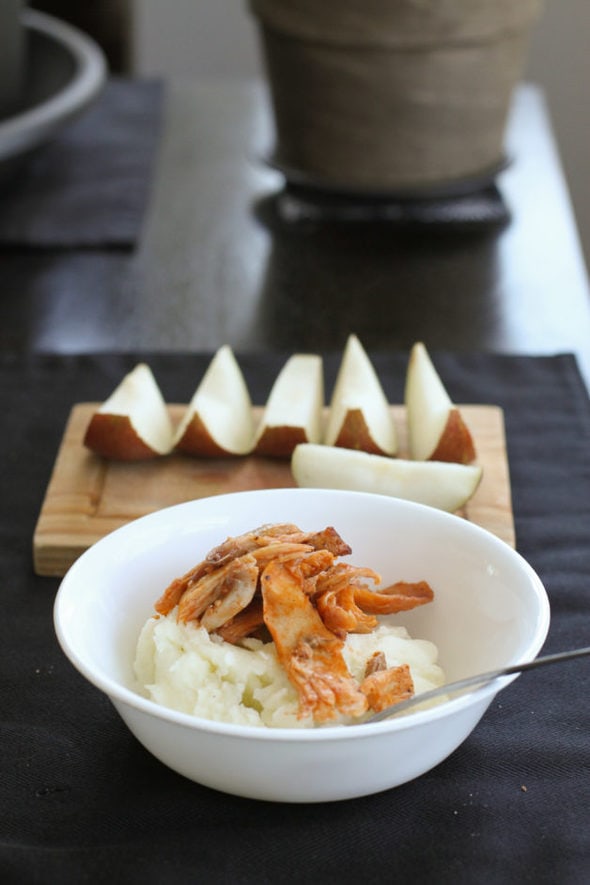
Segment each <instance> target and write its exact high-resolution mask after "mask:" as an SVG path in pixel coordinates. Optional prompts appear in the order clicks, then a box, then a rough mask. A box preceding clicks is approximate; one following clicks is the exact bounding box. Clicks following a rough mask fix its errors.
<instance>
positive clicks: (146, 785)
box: [0, 352, 590, 885]
mask: <svg viewBox="0 0 590 885" xmlns="http://www.w3.org/2000/svg"><path fill="white" fill-rule="evenodd" d="M372 356H373V358H374V361H375V365H376V367H377V370H378V372H379V374H380V376H381V378H382V379H383V383H384V386H385V389H386V391H387V393H388V396H389V397H390V399H391V400H392V401H394V402H399V401H401V396H402V387H403V374H404V371H405V365H406V360H407V354H402V353H399V354H390V353H376V354H372ZM433 356H434V357H435V360H436V362H437V365H438V366H439V368H440V371H441V374H442V375H443V377H444V379H445V382H446V383H447V386H448V388H449V392H450V393H451V396H452V397H453V398H454V399H456V400H457V401H459V402H461V401H463V402H481V403H497V404H499V405H501V406H502V407H503V408H504V410H505V417H506V428H507V440H508V449H509V458H510V468H511V478H512V488H513V497H514V511H515V517H516V532H517V545H518V549H519V550H520V552H521V553H522V554H523V555H524V556H525V557H526V558H527V559H528V560H529V561H530V562H531V564H532V565H533V567H534V568H535V569H536V570H537V571H538V573H539V574H540V576H541V578H542V580H543V581H544V583H545V586H546V588H547V591H548V593H549V596H550V599H551V607H552V624H551V629H550V633H549V638H548V641H547V643H546V647H545V651H548V652H554V651H558V650H561V649H566V648H568V647H573V646H576V645H583V644H584V645H587V644H588V643H589V640H590V617H589V607H590V593H589V590H588V577H589V575H590V537H589V535H590V459H589V457H588V450H589V443H590V408H589V402H588V396H587V393H586V390H585V388H584V386H583V383H582V380H581V377H580V375H579V373H578V370H577V366H576V364H575V361H574V359H573V357H571V356H569V355H560V356H556V357H541V358H529V357H511V356H491V355H483V354H478V355H475V354H453V353H447V352H445V353H442V352H441V353H434V354H433ZM284 357H285V355H280V354H276V355H264V356H262V355H252V354H242V355H241V354H239V353H238V359H239V362H240V365H241V366H242V368H243V370H244V373H245V376H246V379H247V381H248V383H249V385H250V389H251V392H252V395H253V397H254V399H255V400H257V401H259V402H262V401H263V397H265V396H266V394H267V393H268V390H269V388H270V385H271V382H272V379H273V378H274V376H275V374H276V372H277V370H278V368H279V366H280V365H281V364H282V362H283V359H284ZM209 358H210V355H205V354H201V355H194V354H192V355H181V354H179V355H167V354H160V355H157V356H156V355H150V354H127V355H108V354H105V355H99V356H79V357H78V356H71V357H68V356H66V357H59V356H37V357H28V358H27V357H15V356H11V355H9V354H8V355H7V354H3V355H1V356H0V404H1V407H2V413H3V414H4V416H5V424H4V427H5V432H4V433H3V434H2V435H1V437H0V459H1V460H0V464H1V470H2V496H1V502H2V503H1V518H0V533H1V534H0V537H1V552H0V586H1V588H2V589H1V593H2V602H3V607H2V617H1V618H0V680H1V683H0V746H1V748H2V752H1V753H0V871H1V874H2V881H3V882H6V883H19V885H20V883H48V885H49V883H51V885H53V883H55V882H85V883H103V882H105V881H107V882H108V881H112V882H117V883H119V882H120V883H143V885H145V883H148V885H149V883H154V885H160V883H162V882H166V883H169V885H176V883H189V882H207V883H227V885H234V883H256V885H260V883H269V885H270V883H273V885H274V883H276V882H293V883H318V882H321V883H342V882H348V881H353V880H355V881H362V882H367V883H383V882H403V883H405V882H408V883H410V882H412V883H414V882H425V883H433V885H441V883H442V885H445V883H449V885H451V883H453V885H475V883H477V885H481V883H484V885H487V883H490V885H507V883H519V885H520V883H525V882H530V883H534V885H544V883H546V885H555V883H560V885H561V883H564V885H586V883H587V882H588V881H589V874H590V705H589V704H588V692H589V689H590V666H589V665H588V663H586V662H585V661H580V662H577V663H575V662H572V663H568V664H565V665H562V666H560V667H555V668H547V669H542V670H540V671H538V672H537V673H534V674H523V675H522V676H521V677H520V678H519V679H517V680H516V682H514V683H513V684H512V685H510V686H509V687H508V688H507V689H505V690H504V691H503V692H502V693H501V694H500V695H498V697H497V698H496V700H495V702H493V703H492V705H491V707H490V709H489V710H488V712H487V714H486V715H485V716H484V718H483V719H482V721H481V722H480V724H479V725H478V727H477V728H476V729H475V731H474V732H473V734H472V735H471V736H470V737H469V738H468V740H467V741H466V742H465V743H464V744H463V745H462V746H461V747H460V748H459V749H458V750H457V751H456V752H455V753H454V754H453V755H452V756H451V757H449V758H448V759H447V760H446V761H444V762H443V763H441V764H440V765H439V766H438V767H437V768H435V769H434V770H433V771H431V772H430V773H427V774H425V775H424V776H422V777H421V778H419V779H417V780H414V781H412V782H410V783H408V784H405V785H403V786H401V787H398V788H396V789H393V790H389V791H387V792H384V793H381V794H379V795H375V796H369V797H366V798H361V799H356V800H352V801H345V802H337V803H329V804H319V805H280V804H278V805H277V804H271V803H265V802H256V801H251V800H247V799H240V798H235V797H232V796H229V795H224V794H222V793H218V792H216V791H213V790H210V789H208V788H205V787H202V786H200V785H198V784H194V783H192V782H190V781H188V780H185V779H184V778H182V777H181V776H179V775H177V774H175V773H173V772H172V771H169V770H168V769H166V768H165V767H164V766H163V765H161V764H160V763H159V762H157V761H156V760H155V759H154V758H152V757H151V756H150V755H149V754H148V753H147V752H146V751H144V750H143V748H142V747H141V746H140V745H139V744H138V743H137V742H136V740H135V739H134V738H133V737H132V736H131V735H130V733H129V732H128V731H127V730H126V728H125V726H124V725H123V724H122V722H121V721H120V720H119V718H118V716H117V714H116V713H115V711H114V709H113V708H112V707H111V705H110V703H109V702H108V701H107V700H106V698H105V697H103V696H102V695H101V694H100V692H99V691H98V690H96V689H95V688H93V687H91V686H90V685H89V684H87V683H86V682H85V681H84V679H83V678H82V677H81V676H80V675H79V674H78V673H77V672H76V671H75V670H74V669H73V667H72V666H71V665H70V664H69V662H68V661H67V660H66V659H65V657H64V655H63V654H62V652H61V650H60V649H59V647H58V645H57V642H56V639H55V637H54V632H53V625H52V606H53V600H54V595H55V592H56V590H57V587H58V584H59V581H58V580H56V579H50V578H40V577H37V576H35V575H34V573H33V569H32V557H31V539H32V535H33V530H34V527H35V522H36V519H37V515H38V512H39V508H40V506H41V502H42V498H43V495H44V492H45V488H46V484H47V481H48V479H49V474H50V470H51V466H52V464H53V461H54V458H55V454H56V451H57V448H58V445H59V442H60V439H61V435H62V432H63V427H64V423H65V421H66V418H67V416H68V414H69V411H70V408H71V406H72V404H73V403H75V402H77V401H82V400H94V399H96V400H101V399H103V398H105V397H106V395H107V394H108V393H110V391H111V389H112V387H113V385H114V384H115V383H116V382H118V381H119V380H120V378H121V377H122V375H123V374H124V372H125V371H127V370H129V369H130V368H131V367H132V366H133V365H134V364H135V363H136V362H137V361H138V360H139V359H145V360H147V362H148V363H149V364H150V365H151V367H152V369H153V371H154V373H155V375H156V377H157V379H158V381H159V383H160V385H161V387H162V390H163V392H164V395H165V397H166V398H167V399H168V400H170V401H172V400H177V401H186V399H187V398H188V396H189V395H190V393H191V392H192V390H193V388H194V381H195V377H196V376H197V375H198V373H199V372H201V371H202V370H204V368H205V366H206V364H207V362H208V360H209ZM338 359H339V355H337V354H330V355H327V358H326V369H327V381H328V387H329V386H330V384H331V382H332V381H333V378H334V374H335V370H336V367H337V364H338ZM382 764H383V765H387V764H388V760H387V758H386V757H384V758H383V760H382ZM301 776H302V777H305V776H306V772H305V771H302V772H301Z"/></svg>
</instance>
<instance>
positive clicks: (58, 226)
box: [0, 78, 163, 248]
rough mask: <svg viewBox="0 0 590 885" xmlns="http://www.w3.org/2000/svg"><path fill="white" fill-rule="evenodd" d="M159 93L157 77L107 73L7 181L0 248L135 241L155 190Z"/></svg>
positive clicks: (0, 196) (0, 199) (0, 207)
mask: <svg viewBox="0 0 590 885" xmlns="http://www.w3.org/2000/svg"><path fill="white" fill-rule="evenodd" d="M162 97H163V87H162V83H161V82H160V81H157V80H131V79H126V78H112V79H110V80H109V81H108V82H107V84H106V86H105V88H104V89H103V91H102V92H101V94H100V95H99V96H98V98H97V99H96V101H95V102H94V103H93V104H92V105H91V106H90V107H89V108H88V109H87V110H86V111H84V113H82V114H81V116H80V117H78V118H77V119H76V120H74V121H73V122H71V123H69V124H68V125H67V126H66V127H65V128H64V129H63V131H62V132H61V133H60V134H59V135H58V136H57V137H56V138H54V139H53V140H52V141H51V142H48V143H47V144H45V145H43V146H42V147H40V148H39V149H38V150H37V151H36V152H35V153H34V154H32V155H31V156H30V157H28V158H26V159H25V160H23V162H22V164H21V166H20V168H19V170H18V172H17V174H16V175H15V176H14V177H13V178H12V180H11V181H10V182H9V183H6V182H5V183H3V188H2V191H1V192H0V246H5V247H6V246H10V247H35V248H94V247H96V248H98V247H101V246H102V247H104V246H113V247H119V248H130V247H132V246H134V245H135V243H136V242H137V239H138V237H139V235H140V233H141V227H142V222H143V218H144V213H145V209H146V206H147V204H148V200H149V196H150V188H151V183H152V180H153V174H154V161H155V156H156V151H157V145H158V139H159V134H160V122H161V109H162Z"/></svg>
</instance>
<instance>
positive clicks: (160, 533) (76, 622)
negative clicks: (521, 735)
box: [55, 489, 549, 802]
mask: <svg viewBox="0 0 590 885" xmlns="http://www.w3.org/2000/svg"><path fill="white" fill-rule="evenodd" d="M266 522H294V523H297V524H298V525H299V526H300V527H301V528H303V529H316V528H323V527H324V526H326V525H333V526H335V528H336V529H337V530H338V531H339V532H340V534H341V535H342V536H343V537H344V539H345V540H346V541H347V542H348V543H349V544H350V545H351V546H352V550H353V553H352V555H351V557H350V560H351V561H352V562H354V563H356V564H359V565H366V566H371V567H373V568H375V569H376V570H377V571H379V572H381V573H382V575H383V578H384V580H385V581H387V582H389V581H391V582H393V581H394V580H398V579H402V578H403V579H404V580H409V581H412V580H419V579H425V580H427V581H429V582H430V583H431V585H432V587H433V589H434V592H435V597H436V598H435V601H434V602H433V603H431V604H429V605H426V606H423V607H421V608H418V609H415V610H414V611H412V612H409V613H406V614H405V615H404V616H399V622H400V623H403V624H404V625H405V626H407V627H408V629H409V630H410V633H411V634H412V635H413V636H414V637H415V638H424V639H430V640H432V641H433V642H435V643H436V644H437V645H438V648H439V651H440V663H441V665H442V667H443V669H444V670H445V673H446V676H447V678H448V679H449V680H452V679H458V678H459V677H462V676H467V675H469V674H474V673H479V672H481V671H486V670H490V669H494V668H496V667H501V666H503V665H506V664H514V663H520V662H523V661H525V660H528V659H529V658H533V657H534V656H535V655H536V654H537V653H538V651H539V650H540V648H541V646H542V644H543V641H544V639H545V636H546V634H547V630H548V626H549V605H548V600H547V595H546V593H545V590H544V588H543V586H542V584H541V581H540V580H539V578H538V576H537V575H536V574H535V572H534V571H533V570H532V568H531V567H530V566H529V565H528V564H527V563H526V562H525V560H524V559H523V558H522V557H521V556H520V555H519V554H518V553H516V552H515V551H514V550H512V549H511V548H510V547H508V546H507V545H506V544H504V543H503V542H502V541H500V540H498V539H497V538H496V537H494V536H493V535H492V534H490V533H489V532H486V531H484V530H483V529H481V528H479V527H477V526H475V525H472V524H470V523H469V522H467V521H465V520H463V519H461V518H460V517H457V516H450V515H449V514H447V513H443V512H441V511H438V510H434V509H431V508H429V507H424V506H422V505H419V504H413V503H410V502H406V501H400V500H397V499H394V498H388V497H384V496H381V495H369V494H363V493H360V492H345V491H333V490H319V489H272V490H266V491H254V492H241V493H237V494H233V495H220V496H217V497H212V498H206V499H202V500H198V501H192V502H189V503H187V504H180V505H178V506H175V507H171V508H167V509H165V510H161V511H158V512H157V513H153V514H151V515H149V516H146V517H143V518H142V519H139V520H136V521H135V522H132V523H130V524H129V525H127V526H125V527H124V528H121V529H119V530H118V531H115V532H113V533H112V534H110V535H108V536H107V537H106V538H104V539H103V540H101V541H99V542H98V543H97V544H95V545H94V546H93V547H91V548H90V550H88V551H87V552H86V553H84V554H83V555H82V556H81V557H80V559H78V560H77V562H76V563H75V564H74V565H73V566H72V568H71V569H70V571H69V572H68V574H67V575H66V576H65V578H64V579H63V581H62V584H61V587H60V589H59V592H58V595H57V599H56V603H55V627H56V632H57V636H58V639H59V642H60V644H61V646H62V648H63V650H64V652H65V653H66V655H67V656H68V657H69V658H70V660H71V661H72V663H73V664H74V666H75V667H77V668H78V670H79V671H80V672H81V673H82V674H83V675H84V676H85V677H86V678H87V679H88V680H89V681H90V682H91V683H93V684H94V685H95V686H97V687H98V688H99V689H101V690H102V691H103V692H105V693H106V694H107V695H108V696H109V698H110V699H111V701H112V703H113V704H114V706H115V708H116V709H117V711H118V712H119V714H120V715H121V717H122V718H123V720H124V721H125V722H126V724H127V725H128V727H129V728H130V730H131V731H132V732H133V734H134V735H135V736H136V737H137V739H138V740H139V741H140V742H141V743H142V744H143V745H144V746H145V747H146V748H147V749H148V750H149V751H150V752H151V753H153V754H154V756H156V757H157V758H158V759H160V760H161V761H162V762H163V763H164V764H165V765H168V766H169V767H170V768H172V769H174V770H175V771H177V772H180V774H182V775H185V776H186V777H188V778H191V779H192V780H194V781H197V782H199V783H201V784H205V785H207V786H209V787H213V788H216V789H218V790H223V791H225V792H228V793H233V794H236V795H240V796H247V797H251V798H256V799H266V800H274V801H287V802H320V801H328V800H337V799H346V798H351V797H355V796H363V795H368V794H371V793H377V792H379V791H381V790H386V789H388V788H390V787H394V786H396V785H398V784H402V783H404V782H406V781H409V780H411V779H412V778H415V777H418V776H419V775H421V774H423V773H424V772H426V771H428V770H430V769H431V768H433V767H434V766H435V765H437V764H438V763H439V762H441V761H442V760H443V759H445V758H446V757H447V756H448V755H449V754H450V753H452V752H453V751H454V750H455V749H456V748H457V747H458V746H459V744H461V742H462V741H464V740H465V738H466V737H467V736H468V735H469V734H470V732H471V731H472V729H473V728H474V727H475V726H476V724H477V723H478V721H479V720H480V718H481V716H482V715H483V714H484V712H485V710H486V708H487V707H488V705H489V704H490V702H491V700H492V698H493V697H494V695H495V694H496V693H497V691H498V690H499V688H500V686H504V685H506V680H504V681H497V682H496V683H494V684H492V685H488V686H486V687H484V688H480V689H478V690H476V691H474V692H473V693H471V694H469V695H467V696H463V697H458V698H456V699H454V700H451V701H449V702H447V703H445V704H443V705H440V706H437V707H432V708H430V709H428V710H424V711H422V712H416V713H413V714H412V715H411V716H410V715H408V716H402V717H399V718H396V719H393V720H390V721H385V722H379V723H374V724H372V725H354V726H329V727H324V728H321V729H310V730H307V729H266V728H256V727H253V726H239V725H233V724H223V723H216V722H211V721H206V720H204V719H198V718H195V717H192V716H189V715H186V714H183V713H177V712H174V711H172V710H169V709H166V708H164V707H161V706H159V705H157V704H155V703H154V702H152V701H150V700H147V699H145V698H144V697H142V696H141V695H140V694H139V693H137V692H136V691H135V690H134V675H133V659H134V654H135V646H136V641H137V637H138V634H139V632H140V629H141V627H142V625H143V624H144V622H145V621H146V619H147V618H148V617H149V616H150V615H151V614H152V612H153V603H154V601H155V600H156V599H157V598H158V596H159V595H160V592H161V591H162V589H163V588H164V587H165V586H167V584H168V583H169V581H170V580H171V579H172V578H173V577H176V576H177V575H179V574H182V573H183V572H185V571H186V570H188V569H189V568H190V567H191V566H192V565H194V564H196V562H197V561H199V560H200V559H201V558H202V557H203V556H204V555H205V553H206V552H207V551H208V550H209V549H210V548H211V547H213V546H215V545H216V544H217V543H219V542H220V541H222V540H224V539H225V538H226V537H227V536H228V535H235V534H238V533H240V532H243V531H247V530H249V529H252V528H254V527H256V526H258V525H260V524H261V523H266ZM511 678H514V677H511Z"/></svg>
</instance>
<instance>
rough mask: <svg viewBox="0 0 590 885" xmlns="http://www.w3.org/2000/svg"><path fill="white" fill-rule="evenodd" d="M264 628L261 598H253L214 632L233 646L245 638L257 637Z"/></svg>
mask: <svg viewBox="0 0 590 885" xmlns="http://www.w3.org/2000/svg"><path fill="white" fill-rule="evenodd" d="M264 627H265V624H264V616H263V611H262V597H261V596H255V597H254V599H253V600H252V602H251V603H250V604H249V605H247V606H246V608H244V609H242V611H241V612H239V614H237V615H234V617H233V618H230V620H229V621H226V622H225V624H222V625H221V627H218V628H217V630H216V631H215V632H216V633H217V634H218V636H221V638H222V639H225V641H226V642H231V644H232V645H235V644H236V643H238V642H240V641H241V640H242V639H245V638H246V637H247V636H257V635H258V634H259V633H260V631H261V628H264Z"/></svg>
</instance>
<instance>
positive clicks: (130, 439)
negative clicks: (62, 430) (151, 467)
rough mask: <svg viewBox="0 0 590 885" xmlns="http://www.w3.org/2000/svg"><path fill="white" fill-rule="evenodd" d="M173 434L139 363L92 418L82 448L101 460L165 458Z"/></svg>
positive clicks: (149, 376) (160, 401)
mask: <svg viewBox="0 0 590 885" xmlns="http://www.w3.org/2000/svg"><path fill="white" fill-rule="evenodd" d="M173 437H174V431H173V427H172V422H171V420H170V417H169V415H168V410H167V408H166V403H165V402H164V398H163V396H162V394H161V392H160V388H159V387H158V385H157V383H156V380H155V378H154V376H153V374H152V371H151V369H150V368H149V366H147V365H146V364H145V363H139V364H138V365H137V366H136V367H135V368H134V369H133V370H132V371H131V372H129V373H128V374H127V375H125V377H124V378H123V380H122V381H121V383H120V384H119V385H118V386H117V387H116V388H115V390H114V391H113V392H112V394H111V395H110V396H109V398H108V399H106V400H105V401H104V403H103V404H102V405H101V406H100V408H99V409H97V411H96V412H94V414H93V415H92V417H91V419H90V421H89V423H88V427H87V428H86V433H85V435H84V445H85V446H86V448H88V449H90V450H91V451H93V452H96V454H98V455H101V456H102V457H104V458H111V459H113V460H117V461H143V460H146V459H148V458H156V457H159V456H161V455H167V454H168V452H170V451H171V449H172V442H173Z"/></svg>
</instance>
